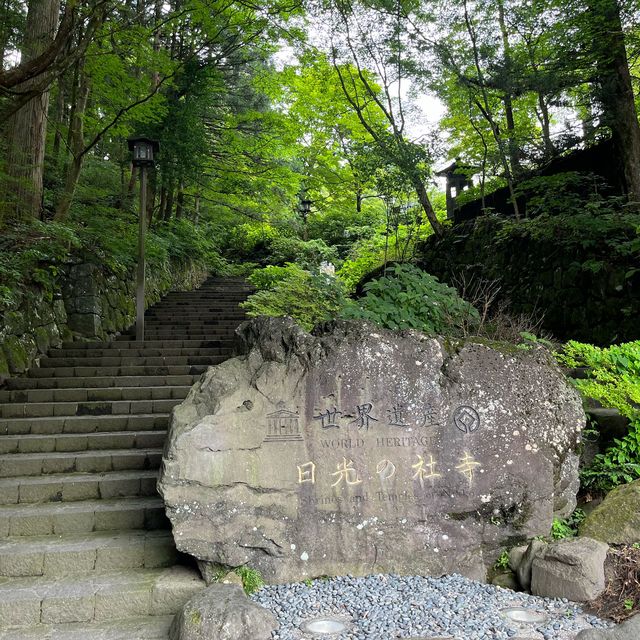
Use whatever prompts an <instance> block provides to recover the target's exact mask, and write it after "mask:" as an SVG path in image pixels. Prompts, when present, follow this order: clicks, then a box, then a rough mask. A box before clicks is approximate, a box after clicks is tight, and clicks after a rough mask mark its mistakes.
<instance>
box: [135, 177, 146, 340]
mask: <svg viewBox="0 0 640 640" xmlns="http://www.w3.org/2000/svg"><path fill="white" fill-rule="evenodd" d="M146 212H147V168H146V167H144V166H142V167H140V226H139V231H138V275H137V282H136V340H137V341H139V342H143V341H144V275H145V273H144V272H145V268H144V267H145V265H144V235H145V229H146V221H147V215H146Z"/></svg>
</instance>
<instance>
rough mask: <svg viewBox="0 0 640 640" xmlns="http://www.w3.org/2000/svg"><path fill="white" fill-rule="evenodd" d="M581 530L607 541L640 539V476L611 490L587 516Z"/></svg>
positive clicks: (625, 542)
mask: <svg viewBox="0 0 640 640" xmlns="http://www.w3.org/2000/svg"><path fill="white" fill-rule="evenodd" d="M580 534H581V535H584V536H589V537H590V538H595V539H596V540H602V542H606V543H608V544H634V543H635V542H640V480H636V481H635V482H631V483H629V484H623V485H621V486H619V487H616V488H615V489H613V491H610V492H609V493H608V494H607V496H606V498H605V499H604V500H603V502H602V504H600V505H598V506H597V507H596V508H595V509H594V510H593V511H592V512H591V513H590V514H589V515H588V516H587V517H586V518H585V519H584V521H583V522H582V524H581V526H580Z"/></svg>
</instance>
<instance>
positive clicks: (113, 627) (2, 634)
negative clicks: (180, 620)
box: [0, 615, 173, 640]
mask: <svg viewBox="0 0 640 640" xmlns="http://www.w3.org/2000/svg"><path fill="white" fill-rule="evenodd" d="M172 622H173V615H171V616H144V617H141V618H127V619H125V620H116V621H114V622H93V623H88V622H73V623H70V624H38V625H34V626H33V627H30V628H28V629H27V628H24V627H23V628H13V629H7V630H6V631H2V630H0V640H167V638H168V637H169V628H170V627H171V623H172Z"/></svg>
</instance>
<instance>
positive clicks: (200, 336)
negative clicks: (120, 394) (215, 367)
mask: <svg viewBox="0 0 640 640" xmlns="http://www.w3.org/2000/svg"><path fill="white" fill-rule="evenodd" d="M145 335H146V334H145ZM134 338H135V335H133V334H123V335H120V336H118V337H117V338H116V340H115V342H116V344H123V343H125V342H129V341H131V342H134ZM148 338H149V339H150V340H154V341H155V340H171V339H175V338H176V334H172V333H158V334H154V335H151V336H148ZM211 338H212V337H211V334H207V333H190V334H188V335H187V336H186V337H185V339H188V340H211ZM227 342H228V343H229V346H230V347H232V346H233V341H232V340H231V339H229V340H227Z"/></svg>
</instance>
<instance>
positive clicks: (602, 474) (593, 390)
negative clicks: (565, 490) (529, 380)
mask: <svg viewBox="0 0 640 640" xmlns="http://www.w3.org/2000/svg"><path fill="white" fill-rule="evenodd" d="M556 357H557V358H558V360H559V361H560V362H561V363H562V364H564V365H566V366H569V367H586V369H587V377H586V378H583V379H577V380H574V381H573V382H574V384H575V386H576V387H577V388H578V389H579V390H580V392H581V393H582V394H583V396H584V397H585V398H593V399H595V400H597V401H598V402H599V403H600V404H601V405H602V406H603V407H608V408H613V409H618V411H620V413H621V414H622V415H624V416H626V417H627V418H629V432H628V434H627V435H626V436H625V437H624V438H622V439H618V438H616V439H615V440H614V443H613V445H611V446H610V447H609V448H608V449H607V450H606V451H605V452H604V453H601V454H598V455H597V456H596V457H595V459H594V461H593V462H592V464H591V465H590V466H589V467H587V468H585V469H584V470H583V471H582V473H581V478H582V484H583V486H586V487H593V488H595V489H598V490H601V491H609V490H611V489H613V488H614V487H616V486H617V485H619V484H623V483H625V482H632V481H633V480H637V479H638V478H640V341H635V342H628V343H625V344H619V345H612V346H611V347H608V348H602V349H601V348H599V347H595V346H593V345H590V344H584V343H580V342H575V341H570V342H568V343H567V344H566V345H565V347H564V349H563V351H562V352H560V353H558V354H556Z"/></svg>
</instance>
